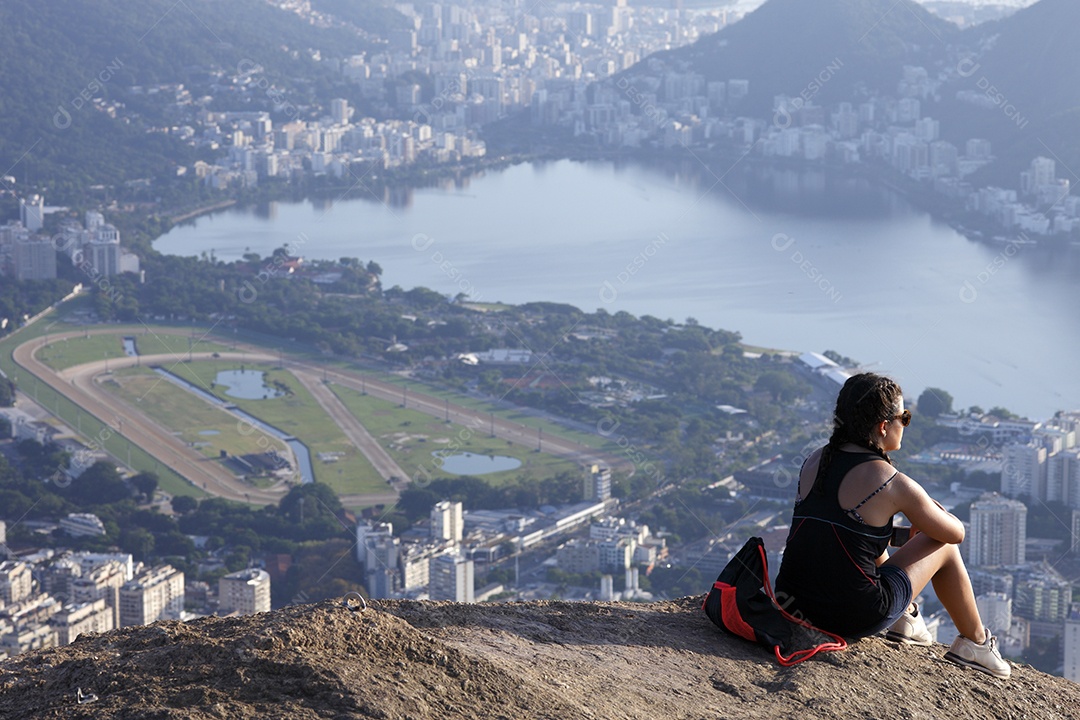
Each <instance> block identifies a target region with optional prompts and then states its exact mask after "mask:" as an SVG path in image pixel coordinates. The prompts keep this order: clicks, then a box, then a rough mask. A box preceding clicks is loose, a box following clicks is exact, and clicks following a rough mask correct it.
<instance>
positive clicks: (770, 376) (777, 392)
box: [754, 370, 810, 402]
mask: <svg viewBox="0 0 1080 720" xmlns="http://www.w3.org/2000/svg"><path fill="white" fill-rule="evenodd" d="M754 389H755V390H757V391H758V392H767V393H769V394H770V395H771V396H772V398H773V400H775V401H776V402H790V401H792V400H794V399H796V398H799V397H802V396H803V395H806V394H807V393H808V392H809V391H810V388H809V387H808V386H807V385H806V383H804V382H801V381H800V380H799V379H798V378H796V377H795V376H793V375H792V374H791V373H788V372H783V371H780V370H769V371H767V372H763V373H762V374H761V375H760V376H758V379H757V382H755V383H754Z"/></svg>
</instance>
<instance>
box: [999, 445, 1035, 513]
mask: <svg viewBox="0 0 1080 720" xmlns="http://www.w3.org/2000/svg"><path fill="white" fill-rule="evenodd" d="M1002 454H1003V457H1002V466H1001V494H1002V495H1005V496H1007V497H1013V498H1015V497H1023V496H1025V495H1028V496H1031V497H1033V498H1037V499H1039V500H1045V499H1046V448H1044V447H1041V446H1040V445H1038V444H1036V443H1029V444H1027V445H1020V444H1018V443H1013V444H1011V445H1006V446H1005V449H1004V451H1003V453H1002Z"/></svg>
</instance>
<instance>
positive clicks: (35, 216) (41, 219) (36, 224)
mask: <svg viewBox="0 0 1080 720" xmlns="http://www.w3.org/2000/svg"><path fill="white" fill-rule="evenodd" d="M19 220H21V221H22V224H23V227H25V228H26V229H27V230H29V231H30V232H37V231H38V230H40V229H41V228H42V227H43V226H44V225H45V198H43V197H41V196H40V195H31V196H30V197H28V198H21V199H20V200H19Z"/></svg>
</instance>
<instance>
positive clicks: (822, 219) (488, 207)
mask: <svg viewBox="0 0 1080 720" xmlns="http://www.w3.org/2000/svg"><path fill="white" fill-rule="evenodd" d="M360 189H361V190H363V188H360ZM282 245H287V246H289V247H290V249H291V250H292V251H293V252H295V253H297V254H300V255H303V256H305V257H309V258H323V259H337V258H339V257H343V256H348V257H358V258H360V259H361V260H363V261H365V262H366V261H368V260H374V261H375V262H377V263H378V264H379V265H380V266H382V268H383V286H384V287H387V288H389V287H392V286H394V285H400V286H402V287H404V288H411V287H415V286H419V285H423V286H426V287H429V288H432V289H434V290H437V291H439V292H442V293H444V294H446V295H448V296H451V297H452V296H455V295H458V294H459V293H461V294H465V295H468V296H471V297H472V299H474V300H479V301H489V302H494V301H504V302H510V303H523V302H529V301H538V300H543V301H551V302H563V303H569V304H572V305H576V306H578V307H580V308H582V309H584V310H588V311H590V312H591V311H594V310H596V309H598V308H603V309H604V310H606V311H608V312H610V313H615V312H619V311H626V312H630V313H632V314H634V315H653V316H656V317H660V318H665V319H667V318H672V319H674V320H676V321H683V320H685V319H686V318H688V317H693V318H695V319H696V320H697V321H699V322H701V323H702V324H705V325H708V326H711V327H718V328H724V329H727V330H736V331H739V332H740V333H741V334H742V336H743V338H744V340H745V341H746V342H747V343H750V344H754V345H760V346H765V347H771V348H779V349H791V350H796V351H817V352H822V351H824V350H827V349H831V350H835V351H837V352H839V353H841V354H842V355H846V356H849V357H852V358H855V359H857V360H858V361H860V362H861V363H862V364H863V365H864V366H865V367H867V368H868V369H872V370H874V371H877V372H884V373H888V374H891V375H893V376H894V377H896V378H897V379H898V380H899V382H900V383H901V385H902V386H903V387H904V388H905V391H906V392H907V394H908V395H909V396H911V397H916V396H917V395H918V393H920V392H921V391H922V390H923V389H924V388H925V387H927V386H934V387H940V388H944V389H945V390H947V391H949V392H950V393H951V394H952V395H953V396H954V398H955V399H956V405H957V406H958V407H968V406H971V405H980V406H982V407H984V408H990V407H993V406H1003V407H1006V408H1009V409H1011V410H1012V411H1014V412H1018V413H1021V414H1024V415H1028V416H1030V417H1032V418H1035V419H1044V418H1046V417H1048V416H1050V415H1051V414H1053V412H1055V411H1056V410H1067V409H1077V408H1080V373H1078V372H1076V369H1075V362H1074V359H1075V358H1076V357H1078V356H1080V322H1077V321H1076V318H1075V312H1076V311H1075V308H1076V306H1077V300H1078V298H1080V283H1078V280H1080V249H1077V248H1068V247H1067V248H1063V249H1057V250H1051V249H1048V248H1044V247H1040V246H1037V245H1015V244H1012V245H1010V244H998V245H995V244H991V243H981V242H974V241H972V240H969V239H968V238H966V237H964V236H963V235H961V234H960V233H958V232H956V231H955V230H954V229H953V228H951V227H949V226H948V225H945V224H943V223H940V222H937V221H935V220H934V219H933V218H931V217H930V216H929V215H928V214H927V213H925V212H923V211H921V210H919V209H917V208H915V207H913V206H912V205H910V204H909V203H908V202H906V201H905V200H904V199H903V198H902V197H900V196H899V195H897V194H896V193H894V192H892V191H890V190H887V189H884V188H880V187H877V186H874V185H871V184H869V183H868V182H866V181H863V180H853V179H850V178H847V177H841V176H837V175H835V174H832V173H829V172H823V171H818V170H801V171H796V170H784V171H774V170H761V169H755V168H751V169H749V170H746V171H744V170H743V169H742V168H739V169H737V170H736V171H734V172H730V173H728V174H725V173H724V172H723V168H718V169H708V168H704V167H703V166H702V165H700V164H696V163H691V164H672V165H668V166H663V167H660V166H646V165H643V164H639V163H634V162H623V163H614V162H609V161H603V162H601V161H596V162H576V161H569V160H562V161H553V162H543V163H539V162H537V163H531V164H521V165H516V166H513V167H510V168H507V169H505V170H499V171H486V172H483V173H480V174H478V175H475V176H472V177H464V178H459V179H454V180H445V181H442V182H441V183H439V184H438V185H435V186H432V187H425V188H416V189H399V190H395V191H393V192H386V193H382V194H380V195H378V196H375V195H372V194H370V193H369V194H368V195H367V196H366V197H362V198H361V197H358V198H350V199H342V200H339V201H327V200H320V201H308V202H300V203H274V204H272V205H270V206H266V207H262V208H246V209H230V210H227V211H224V212H221V213H217V214H213V215H209V216H204V217H200V218H198V219H196V220H194V221H192V222H190V223H187V224H184V225H181V226H178V227H176V228H174V229H173V230H171V231H170V232H169V233H167V234H166V235H164V236H162V237H161V238H159V239H158V240H157V241H156V242H155V247H156V248H157V249H158V250H160V251H161V252H165V253H172V254H181V255H199V254H200V253H203V252H206V253H210V252H211V251H212V252H213V253H214V254H215V255H216V257H217V258H218V259H222V260H233V259H238V258H239V257H240V256H241V255H242V254H243V253H244V252H246V251H249V250H250V251H254V252H258V253H260V254H261V255H263V256H267V255H269V254H270V253H271V252H272V251H273V249H274V248H276V247H280V246H282Z"/></svg>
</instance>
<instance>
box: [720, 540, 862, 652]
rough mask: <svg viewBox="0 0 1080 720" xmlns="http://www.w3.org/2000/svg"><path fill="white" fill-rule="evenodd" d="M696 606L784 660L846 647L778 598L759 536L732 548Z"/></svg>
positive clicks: (723, 626)
mask: <svg viewBox="0 0 1080 720" xmlns="http://www.w3.org/2000/svg"><path fill="white" fill-rule="evenodd" d="M701 609H702V610H704V611H705V614H706V615H708V616H709V619H710V620H712V621H713V622H714V623H716V625H717V626H718V627H720V629H722V630H724V631H726V632H728V633H731V634H732V635H737V636H739V637H741V638H744V639H746V640H749V641H751V642H756V643H760V644H761V645H765V646H766V647H770V648H772V649H773V652H774V653H775V654H776V660H777V662H779V663H780V664H781V665H784V666H790V665H794V664H796V663H800V662H802V661H803V660H807V659H809V658H811V657H813V656H814V655H816V654H817V653H819V652H829V651H833V650H843V649H844V648H846V647H847V641H846V640H844V638H842V637H840V636H839V635H834V634H833V633H830V632H827V631H825V630H821V629H819V628H816V627H814V626H813V625H811V624H810V623H809V622H807V621H806V620H803V619H801V618H797V617H795V616H793V615H791V614H789V613H788V612H787V611H786V610H784V609H783V608H782V607H780V606H779V605H778V604H777V602H776V596H775V595H774V593H773V589H772V585H770V583H769V563H768V560H767V559H766V557H765V544H764V543H763V542H762V540H761V538H759V537H752V538H750V539H749V540H747V541H746V544H745V545H743V547H742V550H740V551H739V552H738V553H736V554H735V557H733V558H732V559H731V562H729V563H728V564H727V566H726V567H725V568H724V570H723V572H721V573H720V576H719V577H718V578H716V582H715V583H713V586H712V588H711V589H710V590H709V594H708V595H706V596H705V601H704V602H703V603H702V604H701Z"/></svg>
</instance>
